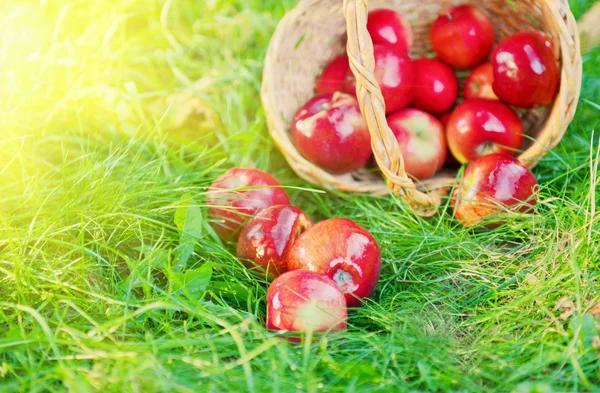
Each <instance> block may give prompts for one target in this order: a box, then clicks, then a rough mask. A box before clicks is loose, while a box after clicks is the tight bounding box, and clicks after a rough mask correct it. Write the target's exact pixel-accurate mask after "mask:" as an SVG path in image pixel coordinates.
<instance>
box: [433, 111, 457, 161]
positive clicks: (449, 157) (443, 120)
mask: <svg viewBox="0 0 600 393" xmlns="http://www.w3.org/2000/svg"><path fill="white" fill-rule="evenodd" d="M450 116H452V112H446V113H444V114H443V115H441V116H440V117H438V119H439V120H440V123H442V126H443V127H444V138H446V162H445V163H444V166H445V167H446V168H451V169H456V168H459V167H460V162H458V160H457V159H456V158H454V156H453V155H452V152H451V151H450V147H449V146H448V121H449V120H450Z"/></svg>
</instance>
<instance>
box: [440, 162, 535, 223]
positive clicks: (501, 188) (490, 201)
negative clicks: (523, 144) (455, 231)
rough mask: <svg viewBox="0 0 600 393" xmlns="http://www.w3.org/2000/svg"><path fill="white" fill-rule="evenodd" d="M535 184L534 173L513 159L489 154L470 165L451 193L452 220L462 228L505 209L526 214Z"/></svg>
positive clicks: (490, 220)
mask: <svg viewBox="0 0 600 393" xmlns="http://www.w3.org/2000/svg"><path fill="white" fill-rule="evenodd" d="M537 187H538V182H537V180H536V178H535V176H534V174H533V173H532V172H531V171H530V170H529V168H527V167H526V166H524V165H523V164H521V163H520V162H519V161H518V160H517V159H516V158H514V157H512V156H509V155H506V154H500V153H497V154H489V155H486V156H483V157H480V158H478V159H476V160H475V161H473V162H471V163H470V164H469V165H468V166H467V168H466V169H465V173H464V175H463V177H462V179H461V180H460V183H459V185H458V186H457V187H456V188H455V189H454V192H453V194H452V200H451V202H452V207H453V209H454V217H455V218H456V219H457V220H459V221H460V222H461V223H463V224H464V225H465V226H468V227H469V226H473V225H477V224H479V223H482V222H483V221H486V222H487V224H488V227H492V226H496V225H497V224H498V222H494V221H493V220H492V219H490V216H493V215H495V214H497V213H498V212H501V211H505V210H514V211H518V212H522V213H525V212H530V211H531V210H532V209H533V207H534V206H535V204H536V199H535V193H536V190H537Z"/></svg>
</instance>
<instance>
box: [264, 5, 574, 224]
mask: <svg viewBox="0 0 600 393" xmlns="http://www.w3.org/2000/svg"><path fill="white" fill-rule="evenodd" d="M368 3H369V6H370V7H371V9H377V8H392V9H395V10H397V11H399V12H400V13H401V14H402V15H403V16H404V17H405V18H406V19H407V20H408V21H409V22H410V23H411V26H412V28H413V32H414V47H413V49H412V50H411V56H413V57H417V56H425V55H429V54H431V53H432V50H431V46H430V43H429V28H430V25H431V24H432V23H433V21H434V20H435V18H436V17H437V15H438V14H439V12H440V11H441V10H443V9H444V8H447V7H450V6H452V5H456V4H460V3H470V4H474V5H476V6H477V7H478V8H480V9H481V10H482V11H484V12H485V13H486V14H487V15H488V16H489V17H490V19H491V20H492V23H493V24H494V26H495V29H496V36H497V37H496V38H497V39H498V40H500V39H503V38H505V37H507V36H509V35H511V34H513V33H515V32H517V31H521V30H530V29H537V30H542V31H544V32H546V33H547V34H548V35H549V36H550V37H551V38H552V40H553V42H554V47H555V49H556V56H557V59H559V61H560V65H561V85H560V91H559V93H558V95H557V97H556V99H555V101H554V104H553V105H551V106H550V107H545V108H538V109H534V110H527V111H526V110H523V111H521V112H519V114H520V116H521V118H522V119H523V121H524V124H525V128H526V130H527V131H526V133H527V136H526V138H525V141H526V142H525V143H524V145H523V146H522V154H521V155H520V156H519V160H520V161H521V162H523V163H524V164H526V165H527V166H529V167H533V166H535V165H536V164H537V162H538V161H539V160H540V159H541V158H542V157H543V156H544V155H545V154H546V153H547V152H548V150H549V149H551V148H553V147H554V146H556V144H557V143H558V142H559V141H560V139H561V138H562V136H563V134H564V132H565V131H566V129H567V127H568V125H569V123H570V121H571V120H572V118H573V115H574V113H575V109H576V107H577V101H578V98H579V92H580V88H581V74H582V70H581V53H580V47H579V36H578V33H577V25H576V22H575V19H574V18H573V15H572V14H571V11H570V9H569V6H568V3H567V0H479V1H475V0H467V1H465V0H436V1H433V0H370V1H369V2H368ZM367 14H368V9H367V0H344V1H343V2H342V0H301V1H300V3H299V4H298V5H297V7H296V8H295V9H293V10H292V11H291V12H289V13H288V14H287V15H286V16H285V17H284V18H283V19H282V21H281V22H280V24H279V26H278V27H277V30H276V31H275V34H274V35H273V38H272V40H271V44H270V46H269V50H268V52H267V56H266V60H265V67H264V75H263V86H262V101H263V106H264V109H265V113H266V115H267V121H268V126H269V130H270V132H271V135H272V137H273V139H274V140H275V143H276V144H277V146H278V147H279V149H280V150H281V152H282V153H283V154H284V156H285V157H286V159H287V161H288V162H289V164H290V165H291V167H292V168H293V169H294V171H295V172H296V173H297V174H298V175H299V176H301V177H302V178H304V179H306V180H308V181H309V182H312V183H315V184H318V185H321V186H324V187H327V188H332V189H337V190H343V191H350V192H362V193H370V194H374V195H382V194H386V193H389V192H390V189H391V191H392V192H394V193H395V194H398V195H400V196H401V197H403V198H404V199H405V200H406V201H407V202H408V204H409V205H410V206H411V207H412V208H413V209H414V210H415V211H416V212H417V213H418V214H421V215H431V214H433V213H434V212H435V211H436V209H437V206H438V205H439V202H440V196H441V195H443V194H444V193H445V192H447V190H448V189H449V187H450V186H451V185H452V184H453V183H454V181H455V177H456V171H454V172H452V171H445V172H441V173H438V174H437V175H435V176H434V177H433V178H431V179H428V180H424V181H422V182H416V181H415V180H413V179H411V178H410V177H409V176H408V175H407V174H406V172H405V171H404V162H403V160H402V155H401V153H400V148H399V147H398V143H397V142H396V139H395V137H394V135H393V134H392V132H391V130H390V128H389V127H388V125H387V122H386V117H385V107H384V103H383V98H382V95H381V90H380V88H379V86H378V84H377V82H376V81H375V77H374V74H373V68H374V59H373V44H372V42H371V39H370V36H369V34H368V33H367V26H366V22H367ZM344 15H345V18H344ZM344 46H345V47H346V48H344ZM344 50H346V51H347V53H348V56H349V58H350V65H351V68H352V71H353V73H354V75H355V76H356V79H357V83H356V85H357V97H358V101H359V104H360V108H361V111H362V113H363V116H364V117H365V119H366V121H367V124H368V126H369V130H370V132H371V141H372V148H373V153H374V157H375V159H376V161H377V165H378V166H379V168H380V169H381V171H382V172H383V174H384V176H385V178H386V179H387V185H386V182H385V181H383V180H382V178H381V176H380V175H378V174H376V173H374V171H372V170H371V171H368V170H365V169H363V170H359V171H357V172H355V173H352V174H345V175H341V176H339V175H333V174H330V173H328V172H326V171H325V170H323V169H321V168H319V167H317V166H316V165H314V164H313V163H311V162H310V161H308V160H307V159H305V158H304V157H302V155H301V154H300V153H299V152H298V150H297V149H296V147H295V146H294V143H293V141H292V138H291V132H290V123H291V120H292V118H293V116H294V114H295V113H296V111H297V110H298V109H299V108H300V107H301V106H302V105H303V104H304V103H305V102H306V101H307V100H308V99H309V98H311V97H312V96H313V95H314V83H315V79H316V78H317V76H318V75H319V74H320V73H321V71H322V69H323V67H324V65H325V64H326V63H327V61H328V60H330V59H331V58H332V57H333V56H335V55H338V54H341V53H343V52H344Z"/></svg>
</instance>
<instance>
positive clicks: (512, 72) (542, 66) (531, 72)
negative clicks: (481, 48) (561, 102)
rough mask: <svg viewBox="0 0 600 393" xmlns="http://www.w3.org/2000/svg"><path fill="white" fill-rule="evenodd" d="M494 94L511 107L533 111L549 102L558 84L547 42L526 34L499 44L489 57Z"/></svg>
mask: <svg viewBox="0 0 600 393" xmlns="http://www.w3.org/2000/svg"><path fill="white" fill-rule="evenodd" d="M492 65H493V70H494V84H493V87H494V92H495V93H496V95H497V96H498V97H499V98H500V99H501V100H502V101H505V102H507V103H508V104H510V105H514V106H517V107H520V108H533V107H536V106H543V105H548V104H550V103H552V101H553V100H554V97H555V96H556V92H557V91H558V87H559V85H560V79H559V78H560V75H559V70H558V64H557V63H556V59H555V58H554V50H553V48H552V42H551V41H550V39H549V38H548V37H547V36H546V35H545V34H544V33H541V32H539V31H525V32H522V33H517V34H515V35H512V36H510V37H508V38H506V39H504V40H503V41H501V42H500V43H499V44H498V46H497V47H496V49H495V50H494V53H493V54H492Z"/></svg>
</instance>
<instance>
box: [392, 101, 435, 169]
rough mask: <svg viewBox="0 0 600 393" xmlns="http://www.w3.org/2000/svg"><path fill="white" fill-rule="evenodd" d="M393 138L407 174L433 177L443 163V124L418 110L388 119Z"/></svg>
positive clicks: (403, 112) (404, 110)
mask: <svg viewBox="0 0 600 393" xmlns="http://www.w3.org/2000/svg"><path fill="white" fill-rule="evenodd" d="M387 120H388V125H389V126H390V129H391V130H392V132H393V133H394V135H395V136H396V139H397V140H398V144H399V145H400V151H401V152H402V158H403V159H404V167H405V169H406V172H407V173H409V174H410V175H412V176H413V177H415V178H417V179H420V180H423V179H427V178H429V177H431V176H433V175H434V174H435V173H436V172H437V171H439V170H440V169H441V168H442V166H444V162H445V161H446V154H447V153H446V152H447V147H446V137H445V135H444V127H443V125H442V123H441V122H440V121H439V120H438V119H436V118H435V117H433V116H431V115H430V114H429V113H426V112H423V111H421V110H419V109H413V108H409V109H403V110H401V111H400V112H396V113H394V114H392V115H390V116H388V118H387Z"/></svg>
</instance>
